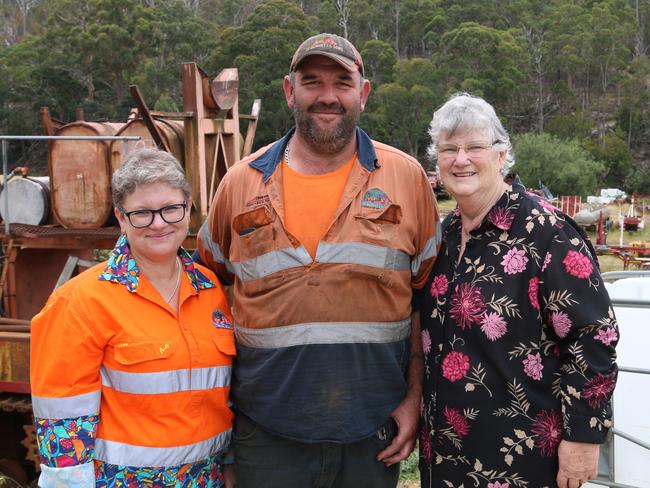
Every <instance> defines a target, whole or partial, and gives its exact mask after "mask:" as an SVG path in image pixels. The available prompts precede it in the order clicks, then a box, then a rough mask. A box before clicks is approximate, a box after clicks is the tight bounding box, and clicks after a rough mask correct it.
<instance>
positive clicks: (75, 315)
mask: <svg viewBox="0 0 650 488" xmlns="http://www.w3.org/2000/svg"><path fill="white" fill-rule="evenodd" d="M179 254H180V257H181V261H182V263H183V270H184V272H183V274H182V280H181V285H180V295H179V311H178V313H176V311H175V310H173V309H172V308H171V307H170V306H169V305H168V304H167V303H166V302H165V301H164V300H163V298H162V297H161V296H160V295H159V293H158V292H157V291H156V290H155V288H154V287H153V286H152V284H151V282H149V281H148V280H147V278H146V277H145V276H142V275H140V274H139V271H138V269H137V264H136V263H135V260H134V259H133V258H132V257H131V255H130V251H129V249H128V243H127V242H126V239H125V237H121V238H120V240H119V241H118V244H117V246H116V248H115V249H114V251H113V254H112V256H111V258H110V260H109V261H108V264H107V263H102V264H99V265H97V266H95V267H93V268H91V269H90V270H88V271H86V272H84V273H82V274H81V275H79V276H77V277H75V278H74V279H72V280H71V281H69V282H68V283H66V284H65V285H64V286H62V287H61V288H59V289H58V290H56V291H55V292H54V293H53V294H52V296H51V297H50V299H49V301H48V303H47V304H46V306H45V307H44V309H43V310H42V311H41V312H40V313H39V314H38V315H37V316H36V317H34V319H33V320H32V332H31V387H32V403H33V408H34V417H35V422H36V428H37V440H38V444H39V451H40V455H41V462H42V474H41V479H40V482H39V486H46V487H47V486H52V487H54V486H66V487H87V486H95V483H97V486H115V483H118V484H119V482H121V483H124V486H160V487H167V486H170V487H172V486H180V485H177V484H176V483H177V482H180V484H181V485H183V486H190V485H191V486H198V487H202V486H218V485H217V484H216V478H217V477H219V476H221V474H220V469H221V468H220V463H221V462H222V461H223V459H222V458H223V455H224V451H225V450H226V449H227V448H228V446H229V443H230V436H231V426H232V417H233V414H232V412H231V410H230V409H229V407H228V395H229V391H230V377H231V367H232V361H233V357H234V355H235V345H234V337H233V326H232V318H231V314H230V309H229V307H228V303H227V299H226V296H225V294H224V291H223V288H222V287H221V285H220V284H219V282H218V281H217V279H216V277H215V276H214V274H213V273H212V272H210V271H209V270H207V269H206V268H204V267H202V266H199V265H197V264H194V263H193V262H192V261H191V258H190V257H189V255H188V254H187V253H186V252H185V251H183V250H182V249H181V250H180V252H179ZM93 460H94V466H93ZM186 483H189V484H186ZM120 486H122V485H120Z"/></svg>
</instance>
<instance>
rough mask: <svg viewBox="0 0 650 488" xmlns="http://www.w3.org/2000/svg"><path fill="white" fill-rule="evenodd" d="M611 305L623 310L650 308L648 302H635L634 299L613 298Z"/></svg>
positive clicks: (649, 301)
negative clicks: (623, 308)
mask: <svg viewBox="0 0 650 488" xmlns="http://www.w3.org/2000/svg"><path fill="white" fill-rule="evenodd" d="M612 305H614V306H619V307H625V308H650V300H635V299H634V298H613V299H612Z"/></svg>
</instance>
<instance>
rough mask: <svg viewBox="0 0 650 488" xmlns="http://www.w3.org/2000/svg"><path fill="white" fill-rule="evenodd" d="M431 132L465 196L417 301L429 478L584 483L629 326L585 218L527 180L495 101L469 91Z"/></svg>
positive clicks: (573, 486)
mask: <svg viewBox="0 0 650 488" xmlns="http://www.w3.org/2000/svg"><path fill="white" fill-rule="evenodd" d="M430 134H431V136H432V139H433V144H432V146H431V152H432V154H433V155H434V156H435V157H436V158H437V161H438V165H439V168H440V175H441V177H442V181H443V183H444V185H445V188H446V189H447V190H448V191H449V193H450V194H451V195H452V196H453V197H454V198H455V199H456V201H457V202H458V206H457V208H456V210H455V211H454V212H453V213H452V214H450V215H449V216H448V217H447V218H446V220H445V221H444V222H443V243H442V248H441V250H440V254H439V257H438V260H437V261H436V263H435V266H434V269H433V271H432V273H431V276H430V280H429V285H428V286H427V287H426V288H425V290H424V291H423V293H421V294H420V295H419V296H418V297H416V300H415V307H416V308H418V309H419V310H420V314H421V321H422V342H423V347H424V354H425V381H424V405H423V422H422V424H423V428H422V431H421V435H420V453H421V461H422V462H421V475H422V486H423V487H445V488H449V487H453V488H457V487H459V486H461V485H463V484H464V486H480V487H487V488H513V487H526V488H538V487H555V486H559V487H560V488H577V487H579V486H580V485H581V484H582V483H584V482H586V481H587V480H588V479H592V478H594V477H595V476H596V470H597V464H598V454H599V444H601V443H602V442H603V441H604V439H605V437H606V435H607V432H608V429H609V427H610V426H611V420H610V417H611V409H610V397H611V394H612V391H613V390H614V385H615V383H616V374H617V368H616V362H615V360H616V353H615V350H614V346H615V345H616V342H617V340H618V329H617V324H616V319H615V317H614V313H613V311H612V306H611V303H610V300H609V297H608V295H607V292H606V291H605V287H604V285H603V281H602V278H601V276H600V274H599V272H598V265H597V263H596V256H595V253H594V251H593V248H592V246H591V244H590V243H589V242H588V241H587V240H586V236H585V235H584V233H583V232H582V231H581V229H580V228H579V227H578V226H577V225H576V224H575V223H574V222H573V221H572V220H571V219H570V218H569V217H567V216H566V215H564V214H562V213H561V212H559V211H558V210H557V209H555V208H554V207H552V206H550V205H549V204H548V203H546V202H545V201H544V200H542V199H540V198H538V197H536V196H533V195H530V194H528V193H527V192H526V190H525V188H524V187H523V186H522V185H521V183H519V182H518V181H517V180H515V181H514V182H513V183H512V184H511V185H508V184H507V183H506V182H504V175H505V174H506V173H507V172H508V170H509V168H510V167H511V166H512V164H514V160H513V158H512V156H511V154H510V141H509V138H508V134H507V133H506V131H505V130H504V128H503V126H502V125H501V122H500V121H499V119H498V117H497V116H496V114H495V112H494V109H493V108H492V107H491V106H490V105H489V104H488V103H487V102H485V101H484V100H483V99H480V98H476V97H472V96H469V95H467V94H459V95H455V96H453V97H452V98H451V99H450V100H448V101H447V103H445V105H443V106H442V107H441V108H440V109H439V110H438V111H437V112H436V113H435V114H434V117H433V121H432V123H431V128H430Z"/></svg>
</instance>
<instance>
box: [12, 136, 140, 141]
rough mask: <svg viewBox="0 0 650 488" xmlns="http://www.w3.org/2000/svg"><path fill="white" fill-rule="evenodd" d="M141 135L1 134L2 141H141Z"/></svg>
mask: <svg viewBox="0 0 650 488" xmlns="http://www.w3.org/2000/svg"><path fill="white" fill-rule="evenodd" d="M139 140H140V136H0V141H139Z"/></svg>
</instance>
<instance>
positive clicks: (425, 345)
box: [422, 329, 431, 354]
mask: <svg viewBox="0 0 650 488" xmlns="http://www.w3.org/2000/svg"><path fill="white" fill-rule="evenodd" d="M422 352H424V354H428V353H429V352H431V335H430V334H429V331H428V330H426V329H425V330H423V331H422Z"/></svg>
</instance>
